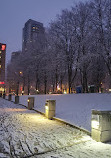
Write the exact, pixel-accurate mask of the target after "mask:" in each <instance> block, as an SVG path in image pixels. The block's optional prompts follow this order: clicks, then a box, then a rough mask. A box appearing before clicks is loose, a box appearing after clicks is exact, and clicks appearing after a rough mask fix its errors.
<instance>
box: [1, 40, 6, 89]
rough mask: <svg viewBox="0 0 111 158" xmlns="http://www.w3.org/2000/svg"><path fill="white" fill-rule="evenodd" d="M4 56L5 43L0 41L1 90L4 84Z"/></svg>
mask: <svg viewBox="0 0 111 158" xmlns="http://www.w3.org/2000/svg"><path fill="white" fill-rule="evenodd" d="M5 57H6V44H3V43H0V91H3V89H4V84H5Z"/></svg>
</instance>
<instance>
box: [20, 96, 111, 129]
mask: <svg viewBox="0 0 111 158" xmlns="http://www.w3.org/2000/svg"><path fill="white" fill-rule="evenodd" d="M28 97H29V96H27V95H24V96H20V103H21V104H24V105H26V106H27V100H28ZM30 97H35V104H34V109H37V110H39V111H41V112H45V107H44V105H45V101H46V99H52V100H56V117H57V118H61V119H63V120H65V121H67V122H70V123H72V124H74V125H77V126H80V127H83V128H85V129H87V130H89V131H90V130H91V127H90V124H91V110H92V109H95V110H111V94H110V93H107V94H105V93H102V94H99V93H93V94H91V93H90V94H53V95H31V96H30Z"/></svg>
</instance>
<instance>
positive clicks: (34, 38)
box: [22, 19, 45, 53]
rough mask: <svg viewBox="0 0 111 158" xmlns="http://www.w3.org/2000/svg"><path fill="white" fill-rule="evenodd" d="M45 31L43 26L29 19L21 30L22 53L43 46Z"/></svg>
mask: <svg viewBox="0 0 111 158" xmlns="http://www.w3.org/2000/svg"><path fill="white" fill-rule="evenodd" d="M44 37H45V29H44V27H43V24H42V23H40V22H37V21H34V20H31V19H29V20H28V21H27V22H26V23H25V26H24V28H23V41H22V51H23V53H24V52H27V51H28V50H29V51H30V49H32V48H33V49H38V47H39V46H40V45H42V46H44Z"/></svg>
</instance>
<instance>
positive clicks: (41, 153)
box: [0, 98, 111, 158]
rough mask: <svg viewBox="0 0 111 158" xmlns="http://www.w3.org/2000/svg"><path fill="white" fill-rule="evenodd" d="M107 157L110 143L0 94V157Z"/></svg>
mask: <svg viewBox="0 0 111 158" xmlns="http://www.w3.org/2000/svg"><path fill="white" fill-rule="evenodd" d="M28 157H31V158H89V157H90V158H95V157H98V158H110V157H111V144H110V143H109V144H103V143H97V142H95V141H94V140H92V139H91V138H90V137H89V136H87V135H86V134H85V133H83V132H82V131H79V130H77V129H74V128H72V127H70V126H68V125H65V124H62V123H59V122H57V121H54V120H48V119H47V118H45V117H44V116H42V115H40V114H38V113H36V112H34V111H33V110H31V111H30V110H27V109H26V108H24V107H22V106H21V105H17V104H14V103H12V102H9V101H7V100H4V99H2V98H0V158H28Z"/></svg>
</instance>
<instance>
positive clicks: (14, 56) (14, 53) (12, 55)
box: [11, 51, 21, 62]
mask: <svg viewBox="0 0 111 158" xmlns="http://www.w3.org/2000/svg"><path fill="white" fill-rule="evenodd" d="M20 54H21V51H17V52H12V54H11V62H13V61H16V60H17V59H18V57H19V56H20Z"/></svg>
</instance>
